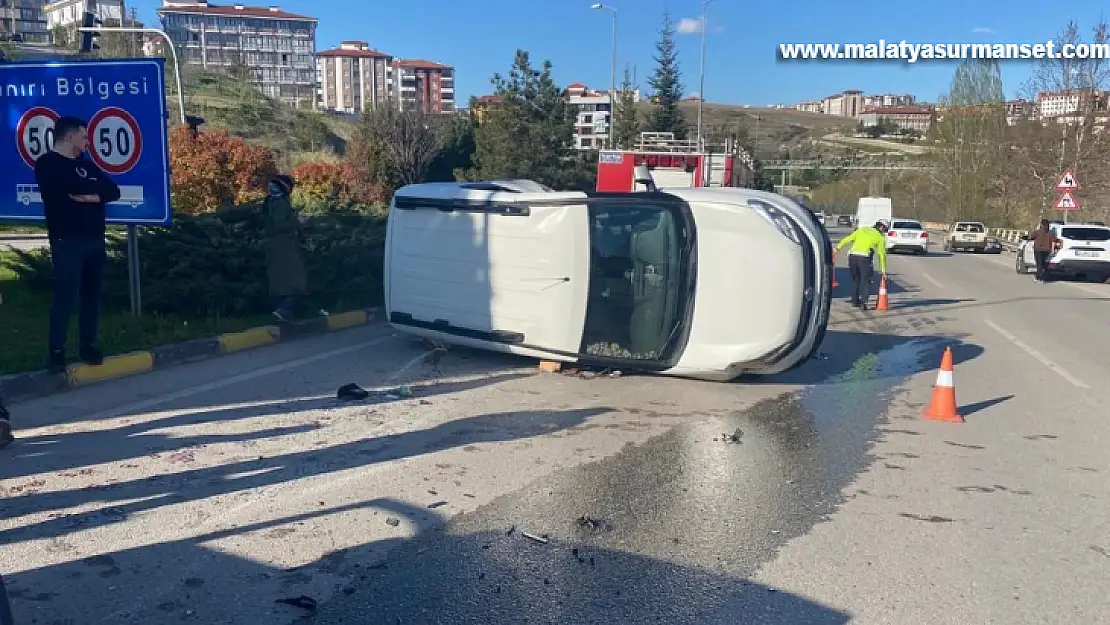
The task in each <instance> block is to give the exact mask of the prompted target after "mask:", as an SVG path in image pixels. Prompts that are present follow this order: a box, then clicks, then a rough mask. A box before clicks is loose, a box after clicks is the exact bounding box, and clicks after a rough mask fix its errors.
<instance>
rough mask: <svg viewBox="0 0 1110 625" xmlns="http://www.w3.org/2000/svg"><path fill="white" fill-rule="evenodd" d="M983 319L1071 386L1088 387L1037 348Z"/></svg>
mask: <svg viewBox="0 0 1110 625" xmlns="http://www.w3.org/2000/svg"><path fill="white" fill-rule="evenodd" d="M984 321H986V322H987V325H989V326H990V327H992V328H994V330H995V332H998V333H999V334H1001V335H1002V336H1004V337H1006V338H1007V339H1009V341H1010V342H1011V343H1013V344H1014V345H1017V346H1018V347H1020V348H1021V349H1022V350H1023V351H1025V353H1027V354H1029V355H1030V356H1032V357H1033V358H1035V359H1037V360H1038V361H1040V363H1041V364H1042V365H1044V366H1046V367H1048V368H1049V369H1052V370H1053V371H1055V372H1056V373H1057V374H1058V375H1059V376H1060V377H1062V378H1064V379H1065V380H1067V381H1068V382H1071V384H1072V385H1073V386H1077V387H1079V388H1088V387H1087V385H1086V384H1085V383H1084V382H1083V381H1082V380H1080V379H1079V378H1077V377H1075V376H1074V375H1072V374H1070V373H1068V371H1067V369H1064V368H1063V367H1061V366H1060V365H1058V364H1056V363H1054V362H1052V361H1051V360H1049V358H1048V356H1045V355H1044V354H1042V353H1040V352H1038V351H1037V350H1035V349H1033V348H1032V347H1030V346H1029V345H1027V344H1026V343H1024V342H1023V341H1022V340H1021V339H1019V338H1018V337H1016V336H1014V335H1013V334H1011V333H1009V332H1008V331H1006V330H1005V329H1003V328H1001V327H999V325H998V324H996V323H995V322H993V321H991V320H990V319H985V320H984Z"/></svg>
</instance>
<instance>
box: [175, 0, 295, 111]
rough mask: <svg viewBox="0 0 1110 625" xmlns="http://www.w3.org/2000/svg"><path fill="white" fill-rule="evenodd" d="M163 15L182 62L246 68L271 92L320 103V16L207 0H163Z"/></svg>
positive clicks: (290, 100)
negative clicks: (317, 17)
mask: <svg viewBox="0 0 1110 625" xmlns="http://www.w3.org/2000/svg"><path fill="white" fill-rule="evenodd" d="M158 16H159V17H160V19H161V20H162V27H163V29H164V30H165V31H166V33H167V34H168V35H169V36H170V38H171V39H172V40H173V42H174V46H175V47H176V48H177V54H178V57H179V58H180V59H181V62H182V63H184V64H186V65H196V66H200V67H204V68H212V69H223V70H227V69H230V68H233V67H238V68H243V69H244V70H245V71H246V72H248V75H249V76H250V79H251V82H252V83H254V84H255V85H256V86H257V87H258V88H259V89H260V90H261V91H262V93H264V94H265V95H267V96H269V97H271V98H274V99H277V100H280V101H282V102H284V103H286V104H290V105H293V106H299V107H311V106H314V103H315V102H316V97H317V94H316V65H315V61H314V57H315V54H316V24H317V20H316V18H314V17H308V16H305V15H298V14H296V13H290V12H288V11H283V10H281V9H280V8H278V7H276V6H271V7H249V6H245V5H242V4H236V5H233V6H224V5H216V4H211V3H209V2H205V1H204V0H199V1H193V2H187V1H185V0H163V6H162V8H160V9H158Z"/></svg>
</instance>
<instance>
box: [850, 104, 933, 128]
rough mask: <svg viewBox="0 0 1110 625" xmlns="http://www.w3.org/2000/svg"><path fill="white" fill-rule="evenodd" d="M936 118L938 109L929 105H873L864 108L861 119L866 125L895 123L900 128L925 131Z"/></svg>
mask: <svg viewBox="0 0 1110 625" xmlns="http://www.w3.org/2000/svg"><path fill="white" fill-rule="evenodd" d="M935 119H936V111H934V110H933V109H932V108H929V107H927V106H873V107H871V108H867V109H864V111H863V112H862V113H860V115H859V121H860V123H861V124H863V125H864V126H878V125H879V124H880V123H881V122H886V123H888V124H893V125H894V126H896V127H897V128H898V129H899V130H912V131H915V132H920V133H925V132H928V131H929V127H930V126H931V125H932V124H933V122H934V121H935Z"/></svg>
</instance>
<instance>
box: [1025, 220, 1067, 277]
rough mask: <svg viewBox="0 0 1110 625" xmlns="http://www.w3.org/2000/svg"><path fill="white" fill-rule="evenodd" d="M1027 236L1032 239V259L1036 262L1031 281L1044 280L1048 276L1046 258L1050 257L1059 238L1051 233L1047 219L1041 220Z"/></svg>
mask: <svg viewBox="0 0 1110 625" xmlns="http://www.w3.org/2000/svg"><path fill="white" fill-rule="evenodd" d="M1029 238H1030V239H1031V240H1032V241H1033V260H1034V261H1035V262H1036V263H1037V275H1036V276H1035V277H1034V278H1033V281H1034V282H1044V281H1045V279H1046V278H1047V277H1048V259H1049V258H1051V257H1052V252H1053V251H1055V249H1056V246H1057V245H1059V243H1060V239H1058V238H1056V235H1054V234H1052V226H1050V225H1049V223H1048V220H1047V219H1042V220H1041V224H1040V225H1039V226H1037V229H1036V230H1034V231H1033V232H1031V233H1030V234H1029Z"/></svg>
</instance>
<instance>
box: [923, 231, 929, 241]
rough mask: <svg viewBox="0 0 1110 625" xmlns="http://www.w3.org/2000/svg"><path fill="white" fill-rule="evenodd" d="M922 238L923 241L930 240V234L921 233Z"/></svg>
mask: <svg viewBox="0 0 1110 625" xmlns="http://www.w3.org/2000/svg"><path fill="white" fill-rule="evenodd" d="M921 238H922V239H928V238H929V233H928V232H922V233H921Z"/></svg>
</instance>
